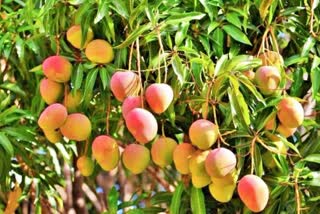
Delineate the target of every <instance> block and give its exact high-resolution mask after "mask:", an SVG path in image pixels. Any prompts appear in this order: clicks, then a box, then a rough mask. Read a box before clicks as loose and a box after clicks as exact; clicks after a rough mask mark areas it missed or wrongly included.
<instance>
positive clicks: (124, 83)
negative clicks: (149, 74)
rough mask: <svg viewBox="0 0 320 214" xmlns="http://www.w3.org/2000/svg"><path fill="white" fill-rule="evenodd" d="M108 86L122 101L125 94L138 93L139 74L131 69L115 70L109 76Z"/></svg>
mask: <svg viewBox="0 0 320 214" xmlns="http://www.w3.org/2000/svg"><path fill="white" fill-rule="evenodd" d="M110 88H111V91H112V93H113V94H114V96H115V97H116V99H117V100H119V101H120V102H122V101H123V100H124V99H125V98H126V97H127V96H133V95H137V94H138V93H139V90H140V79H139V76H138V75H137V74H135V73H134V72H131V71H117V72H115V73H114V74H113V75H112V77H111V80H110Z"/></svg>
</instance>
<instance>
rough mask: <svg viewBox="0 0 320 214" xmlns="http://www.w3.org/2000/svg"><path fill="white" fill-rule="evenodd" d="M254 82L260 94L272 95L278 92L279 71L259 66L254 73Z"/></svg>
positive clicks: (272, 67) (271, 67) (270, 67)
mask: <svg viewBox="0 0 320 214" xmlns="http://www.w3.org/2000/svg"><path fill="white" fill-rule="evenodd" d="M254 80H255V82H256V84H257V87H258V88H259V90H260V92H261V93H262V94H264V95H271V94H274V93H276V92H278V91H279V84H280V80H281V75H280V71H279V70H278V68H277V67H274V66H261V67H260V68H259V69H258V70H257V71H256V74H255V77H254Z"/></svg>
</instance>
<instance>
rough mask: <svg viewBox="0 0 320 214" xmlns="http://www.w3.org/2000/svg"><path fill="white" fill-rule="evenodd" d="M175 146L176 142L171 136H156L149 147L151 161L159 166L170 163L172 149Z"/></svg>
mask: <svg viewBox="0 0 320 214" xmlns="http://www.w3.org/2000/svg"><path fill="white" fill-rule="evenodd" d="M176 146H177V142H176V141H175V140H174V139H172V138H169V137H160V138H158V139H157V140H156V141H155V142H154V143H153V144H152V147H151V157H152V160H153V162H154V163H155V164H156V165H158V166H160V167H165V166H168V165H170V164H171V163H172V160H173V151H174V149H175V148H176Z"/></svg>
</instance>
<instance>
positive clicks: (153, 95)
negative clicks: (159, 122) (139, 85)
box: [145, 83, 173, 114]
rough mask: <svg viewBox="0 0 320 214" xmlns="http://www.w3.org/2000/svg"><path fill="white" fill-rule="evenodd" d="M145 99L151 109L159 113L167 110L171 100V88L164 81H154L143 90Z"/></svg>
mask: <svg viewBox="0 0 320 214" xmlns="http://www.w3.org/2000/svg"><path fill="white" fill-rule="evenodd" d="M145 97H146V101H147V103H148V104H149V107H150V108H151V110H152V111H153V112H155V113H157V114H161V113H163V112H164V111H166V110H167V108H168V107H169V105H170V104H171V102H172V100H173V90H172V88H171V86H170V85H168V84H165V83H154V84H151V85H150V86H148V87H147V89H146V92H145Z"/></svg>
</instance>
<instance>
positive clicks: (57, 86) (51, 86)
mask: <svg viewBox="0 0 320 214" xmlns="http://www.w3.org/2000/svg"><path fill="white" fill-rule="evenodd" d="M39 89H40V94H41V97H42V99H43V100H44V101H45V102H46V103H47V104H49V105H50V104H52V103H56V102H58V100H59V99H60V97H61V96H62V94H63V85H62V84H61V83H58V82H55V81H52V80H49V79H47V78H44V79H42V80H41V82H40V86H39Z"/></svg>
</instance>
